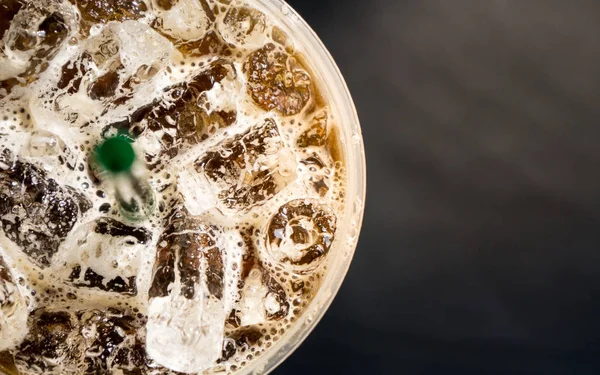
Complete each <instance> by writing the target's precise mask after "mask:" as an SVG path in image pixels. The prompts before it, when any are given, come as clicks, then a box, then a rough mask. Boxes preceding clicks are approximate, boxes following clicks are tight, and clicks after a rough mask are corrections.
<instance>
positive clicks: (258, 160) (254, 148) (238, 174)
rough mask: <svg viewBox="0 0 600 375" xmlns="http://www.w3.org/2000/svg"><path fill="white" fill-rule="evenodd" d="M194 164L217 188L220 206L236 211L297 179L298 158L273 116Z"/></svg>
mask: <svg viewBox="0 0 600 375" xmlns="http://www.w3.org/2000/svg"><path fill="white" fill-rule="evenodd" d="M194 167H195V169H196V171H197V172H199V173H200V174H201V175H203V176H205V179H206V181H207V182H208V184H209V185H210V186H211V187H212V190H213V191H216V196H217V197H218V199H219V201H220V203H219V207H220V208H221V209H222V210H223V211H227V210H229V211H230V212H232V213H235V212H239V211H240V210H242V211H243V210H247V209H249V208H251V207H253V206H255V205H257V204H261V203H263V202H264V201H266V200H268V199H270V198H272V197H273V196H275V195H276V194H277V193H279V192H280V191H281V190H283V189H284V188H285V187H286V186H287V185H288V184H289V183H290V182H292V181H294V179H295V178H296V162H295V157H294V155H293V154H292V153H291V152H290V151H289V150H288V149H287V148H286V147H285V146H284V144H283V141H282V140H281V137H280V135H279V130H278V128H277V125H276V124H275V121H274V120H272V119H267V120H265V121H264V123H262V124H259V125H257V126H254V127H253V128H251V129H250V130H249V131H248V132H246V133H244V134H241V135H238V136H236V137H235V138H233V139H229V140H226V141H224V142H223V143H222V144H220V145H219V146H218V147H217V148H216V149H215V150H214V151H210V152H208V153H207V154H206V155H205V156H204V157H203V158H201V159H199V160H198V161H196V162H195V164H194Z"/></svg>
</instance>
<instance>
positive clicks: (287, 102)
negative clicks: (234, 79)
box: [244, 43, 313, 116]
mask: <svg viewBox="0 0 600 375" xmlns="http://www.w3.org/2000/svg"><path fill="white" fill-rule="evenodd" d="M244 73H246V77H247V79H248V93H249V94H250V95H251V96H252V99H253V100H254V102H255V103H256V104H257V105H258V106H259V107H261V108H262V109H264V110H266V111H270V110H272V109H276V110H277V111H279V112H280V113H281V114H283V115H284V116H292V115H296V114H298V113H300V112H301V111H302V109H303V108H304V107H305V106H306V104H307V103H308V101H309V100H310V98H311V96H312V95H313V87H312V80H311V77H310V75H309V74H308V72H307V71H306V70H305V69H304V68H303V67H302V66H301V65H300V63H299V62H298V61H297V60H296V58H294V57H293V56H290V55H289V54H288V53H287V52H286V51H284V50H283V49H281V48H280V47H279V46H275V45H274V44H272V43H269V44H267V45H265V46H264V47H263V48H261V49H259V50H257V51H255V52H253V53H252V54H250V56H249V57H248V59H247V60H246V62H245V63H244Z"/></svg>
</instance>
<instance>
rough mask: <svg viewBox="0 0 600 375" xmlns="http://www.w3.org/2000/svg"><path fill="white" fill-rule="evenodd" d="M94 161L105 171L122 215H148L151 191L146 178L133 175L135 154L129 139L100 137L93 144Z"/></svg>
mask: <svg viewBox="0 0 600 375" xmlns="http://www.w3.org/2000/svg"><path fill="white" fill-rule="evenodd" d="M96 160H97V161H98V164H99V165H100V166H101V167H102V168H103V169H104V170H106V171H107V172H109V176H110V179H111V180H112V183H113V185H114V187H115V194H116V199H117V201H118V202H119V205H120V209H121V213H122V214H123V216H125V217H126V218H127V219H129V220H131V221H141V220H144V219H146V218H147V217H148V216H149V215H150V214H152V212H153V211H154V206H155V200H154V193H153V191H152V188H151V187H150V184H148V181H146V180H144V179H142V178H139V177H136V176H134V173H133V171H132V167H133V164H134V163H135V161H136V157H135V151H134V150H133V146H132V140H131V139H130V138H128V137H127V136H125V135H122V134H121V135H118V136H116V137H111V138H108V139H106V140H104V141H103V142H102V143H101V144H100V145H99V146H98V147H96Z"/></svg>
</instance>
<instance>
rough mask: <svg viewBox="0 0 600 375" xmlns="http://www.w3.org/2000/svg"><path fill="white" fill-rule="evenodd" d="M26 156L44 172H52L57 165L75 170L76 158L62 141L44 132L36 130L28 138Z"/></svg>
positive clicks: (52, 134)
mask: <svg viewBox="0 0 600 375" xmlns="http://www.w3.org/2000/svg"><path fill="white" fill-rule="evenodd" d="M26 155H27V156H29V157H30V158H31V159H33V160H35V161H36V163H37V164H38V165H42V166H43V168H44V169H45V170H46V171H52V170H54V169H55V168H56V167H57V166H59V165H65V164H66V165H67V167H68V168H70V169H73V168H75V163H76V160H77V157H76V155H75V154H73V153H72V152H71V150H70V149H69V148H68V147H67V146H66V145H65V143H64V142H63V140H62V139H61V138H60V137H59V136H58V135H57V134H54V133H51V132H49V131H46V130H36V131H34V132H32V133H31V137H30V138H29V148H28V150H27V154H26Z"/></svg>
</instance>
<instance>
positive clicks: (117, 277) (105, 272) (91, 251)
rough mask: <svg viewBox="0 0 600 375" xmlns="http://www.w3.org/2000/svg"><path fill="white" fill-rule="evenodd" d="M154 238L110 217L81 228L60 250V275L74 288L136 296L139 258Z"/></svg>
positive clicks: (145, 231) (143, 229) (137, 228)
mask: <svg viewBox="0 0 600 375" xmlns="http://www.w3.org/2000/svg"><path fill="white" fill-rule="evenodd" d="M151 239H152V235H151V233H150V231H149V230H147V229H145V228H143V227H132V226H129V225H126V224H123V223H121V222H119V221H117V220H115V219H111V218H108V217H102V218H99V219H97V220H95V221H93V222H91V223H87V224H84V225H81V226H80V227H79V228H77V229H76V230H75V231H74V232H73V233H72V234H71V235H70V236H69V237H68V238H67V240H66V241H65V243H64V245H63V246H62V247H61V253H60V255H57V257H59V256H60V258H61V261H60V262H56V263H57V268H58V269H57V271H56V272H57V274H59V276H60V277H61V278H62V279H63V280H65V281H67V282H69V283H72V284H74V285H77V286H80V287H89V288H97V289H101V290H104V291H110V292H115V293H122V294H128V295H135V294H137V285H136V276H137V274H138V270H139V267H140V257H141V255H142V253H143V252H144V250H145V249H146V247H147V246H148V245H149V244H150V242H151Z"/></svg>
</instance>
